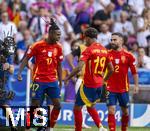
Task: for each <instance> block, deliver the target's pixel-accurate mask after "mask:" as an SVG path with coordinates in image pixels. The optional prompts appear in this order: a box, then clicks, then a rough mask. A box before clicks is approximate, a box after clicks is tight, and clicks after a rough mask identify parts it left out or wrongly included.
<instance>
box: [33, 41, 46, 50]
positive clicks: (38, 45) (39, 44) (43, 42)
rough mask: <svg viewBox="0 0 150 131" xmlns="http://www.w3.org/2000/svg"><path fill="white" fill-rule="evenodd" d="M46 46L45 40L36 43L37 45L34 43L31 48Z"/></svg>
mask: <svg viewBox="0 0 150 131" xmlns="http://www.w3.org/2000/svg"><path fill="white" fill-rule="evenodd" d="M44 44H45V41H44V40H41V41H37V42H35V43H33V44H32V45H31V48H35V47H36V48H37V47H41V46H43V45H44Z"/></svg>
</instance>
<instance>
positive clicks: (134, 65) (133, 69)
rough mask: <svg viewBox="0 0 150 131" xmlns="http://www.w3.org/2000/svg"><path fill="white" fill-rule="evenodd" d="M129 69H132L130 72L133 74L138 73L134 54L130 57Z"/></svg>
mask: <svg viewBox="0 0 150 131" xmlns="http://www.w3.org/2000/svg"><path fill="white" fill-rule="evenodd" d="M129 67H130V70H131V72H132V74H136V73H137V69H136V60H135V58H134V56H133V55H132V54H130V56H129Z"/></svg>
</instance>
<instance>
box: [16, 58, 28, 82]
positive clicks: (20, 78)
mask: <svg viewBox="0 0 150 131" xmlns="http://www.w3.org/2000/svg"><path fill="white" fill-rule="evenodd" d="M28 60H29V58H28V57H27V56H25V57H24V58H23V60H22V62H21V64H20V67H19V71H18V80H22V76H21V73H22V71H23V69H24V68H25V67H26V66H27V64H28Z"/></svg>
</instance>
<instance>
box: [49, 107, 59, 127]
mask: <svg viewBox="0 0 150 131" xmlns="http://www.w3.org/2000/svg"><path fill="white" fill-rule="evenodd" d="M59 112H60V110H59V109H55V108H53V110H52V112H51V115H50V116H51V117H50V127H51V128H54V126H55V124H56V121H57V118H58V116H59Z"/></svg>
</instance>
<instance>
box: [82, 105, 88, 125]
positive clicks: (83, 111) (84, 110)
mask: <svg viewBox="0 0 150 131" xmlns="http://www.w3.org/2000/svg"><path fill="white" fill-rule="evenodd" d="M86 112H87V109H86V106H85V105H84V106H83V108H82V117H83V121H82V125H85V120H86Z"/></svg>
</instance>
